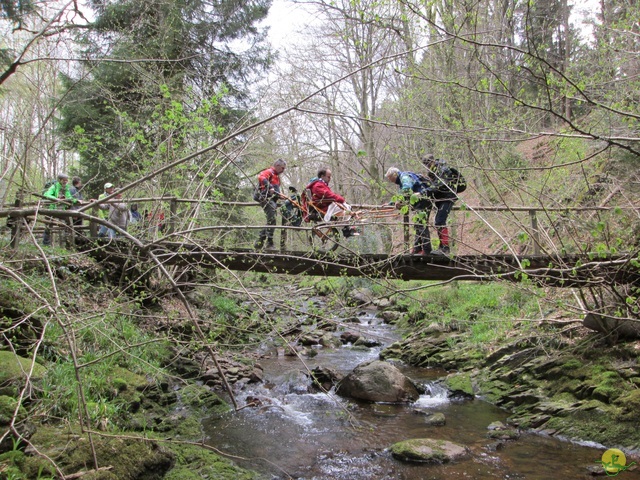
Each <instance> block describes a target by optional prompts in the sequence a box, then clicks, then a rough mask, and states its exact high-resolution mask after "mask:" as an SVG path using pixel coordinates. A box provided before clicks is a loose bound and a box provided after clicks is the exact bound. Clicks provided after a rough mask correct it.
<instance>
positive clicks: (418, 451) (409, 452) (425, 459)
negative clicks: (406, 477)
mask: <svg viewBox="0 0 640 480" xmlns="http://www.w3.org/2000/svg"><path fill="white" fill-rule="evenodd" d="M390 450H391V455H393V458H395V459H397V460H402V461H403V462H420V463H448V462H452V461H455V460H458V459H460V458H464V457H466V456H467V455H468V453H469V449H468V448H467V447H465V446H464V445H458V444H457V443H453V442H449V441H447V440H438V439H435V438H413V439H411V440H404V441H402V442H398V443H394V444H393V445H392V446H391V448H390Z"/></svg>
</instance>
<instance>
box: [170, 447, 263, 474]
mask: <svg viewBox="0 0 640 480" xmlns="http://www.w3.org/2000/svg"><path fill="white" fill-rule="evenodd" d="M171 449H172V450H173V451H174V453H175V454H176V465H175V467H173V468H172V469H171V470H170V471H169V472H168V473H167V475H166V476H165V477H163V478H164V480H200V479H202V478H211V479H215V480H254V479H258V478H262V477H261V476H260V475H259V474H258V473H256V472H252V471H250V470H246V469H244V468H240V467H238V466H237V465H235V464H234V463H232V462H231V461H229V460H227V459H224V458H222V457H220V456H218V455H216V454H215V453H214V452H212V451H210V450H207V449H205V448H203V447H197V446H190V445H172V446H171Z"/></svg>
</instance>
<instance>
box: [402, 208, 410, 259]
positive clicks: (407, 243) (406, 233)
mask: <svg viewBox="0 0 640 480" xmlns="http://www.w3.org/2000/svg"><path fill="white" fill-rule="evenodd" d="M402 221H403V225H402V229H403V233H404V247H405V251H409V250H410V249H411V243H410V241H411V236H410V235H411V232H410V226H409V214H408V213H407V214H406V215H404V218H403V220H402Z"/></svg>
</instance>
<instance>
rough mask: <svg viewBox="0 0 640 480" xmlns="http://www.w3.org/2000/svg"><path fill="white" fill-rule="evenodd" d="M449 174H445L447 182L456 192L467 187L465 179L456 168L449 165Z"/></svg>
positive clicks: (462, 190)
mask: <svg viewBox="0 0 640 480" xmlns="http://www.w3.org/2000/svg"><path fill="white" fill-rule="evenodd" d="M449 172H450V173H449V175H447V178H446V180H447V184H448V185H449V186H450V187H451V190H453V191H454V192H456V193H462V192H464V191H465V190H466V189H467V181H466V180H465V178H464V177H463V176H462V173H460V170H458V169H457V168H453V167H449Z"/></svg>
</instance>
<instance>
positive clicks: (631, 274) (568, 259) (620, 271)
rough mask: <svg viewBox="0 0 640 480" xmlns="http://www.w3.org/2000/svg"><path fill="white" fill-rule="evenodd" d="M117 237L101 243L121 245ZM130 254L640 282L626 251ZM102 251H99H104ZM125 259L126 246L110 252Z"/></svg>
mask: <svg viewBox="0 0 640 480" xmlns="http://www.w3.org/2000/svg"><path fill="white" fill-rule="evenodd" d="M119 243H120V242H111V244H110V245H105V250H107V251H108V250H111V249H114V250H119V248H118V244H119ZM123 247H124V248H126V250H127V252H128V254H129V255H131V254H133V255H136V256H139V257H144V256H145V255H148V254H149V253H151V252H152V253H153V255H155V256H156V257H157V258H158V259H159V260H160V261H161V262H163V263H164V264H165V265H177V266H182V267H189V266H192V267H194V268H218V269H229V270H236V271H247V272H249V271H251V272H259V273H269V274H288V275H314V276H360V277H376V278H389V279H401V280H430V281H448V280H466V281H493V280H508V281H516V282H519V281H533V282H535V283H539V284H545V285H551V286H555V287H584V286H590V285H593V286H595V285H602V284H612V283H617V284H625V283H635V284H639V283H640V272H639V270H638V268H637V267H634V266H633V258H630V257H629V256H624V255H617V256H611V255H608V256H600V257H597V258H593V257H591V256H588V255H566V256H556V257H550V256H543V255H533V256H521V257H514V256H511V255H462V256H455V257H452V258H448V257H445V256H442V255H426V256H414V255H386V254H362V255H356V254H349V253H325V254H320V253H312V252H266V251H262V252H256V251H252V250H248V249H216V248H214V247H211V248H209V247H206V248H205V247H202V246H196V245H192V244H185V243H169V242H161V243H159V244H155V245H153V246H149V247H147V248H144V249H139V248H138V247H133V246H132V245H131V244H127V245H126V246H124V245H123ZM107 251H103V253H107ZM112 252H113V254H114V258H115V257H119V258H123V256H124V255H123V254H125V252H124V251H120V252H116V251H113V250H112Z"/></svg>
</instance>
